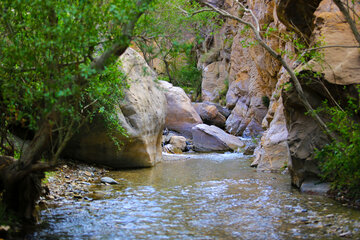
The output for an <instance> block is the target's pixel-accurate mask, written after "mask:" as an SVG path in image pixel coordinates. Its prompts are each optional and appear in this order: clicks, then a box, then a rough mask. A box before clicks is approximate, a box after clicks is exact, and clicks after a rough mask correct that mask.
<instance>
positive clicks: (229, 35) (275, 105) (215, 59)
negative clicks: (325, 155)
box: [198, 0, 360, 187]
mask: <svg viewBox="0 0 360 240" xmlns="http://www.w3.org/2000/svg"><path fill="white" fill-rule="evenodd" d="M242 2H244V4H246V6H248V7H249V8H250V9H253V10H254V14H255V16H256V17H257V18H258V20H259V22H260V25H261V26H263V30H264V31H268V32H269V30H270V33H271V34H268V35H267V36H266V39H265V40H266V42H267V44H268V45H269V46H271V47H272V48H273V49H275V50H281V51H283V52H286V53H291V54H299V52H296V51H295V49H294V47H293V46H294V44H292V42H290V41H289V40H288V39H284V38H283V36H284V34H292V36H294V38H295V39H300V38H301V39H302V40H301V42H303V43H304V44H305V45H307V46H308V47H312V46H313V45H314V44H315V43H318V42H320V41H321V45H322V46H326V45H347V46H354V45H357V43H356V41H355V39H354V37H353V35H352V32H351V31H350V28H349V26H348V24H347V23H346V21H344V18H343V16H342V14H341V13H340V12H339V10H338V9H337V7H336V6H335V4H333V3H332V1H330V0H323V1H321V0H315V1H313V0H312V1H310V0H300V1H299V0H279V1H276V2H275V1H272V0H270V1H260V0H248V1H242ZM213 4H215V5H216V4H217V6H218V7H221V8H222V9H224V10H226V11H228V12H230V13H232V14H234V15H236V16H238V17H242V18H243V19H244V20H247V21H251V18H250V16H249V15H246V14H244V12H243V11H241V9H240V7H239V6H238V4H237V3H236V1H233V0H225V1H215V2H213ZM252 36H253V35H252V33H251V32H250V31H249V30H247V29H246V28H244V26H242V25H240V24H238V23H237V22H236V21H234V20H229V19H226V20H225V23H224V25H223V26H222V28H221V29H220V30H219V31H217V32H215V34H214V35H212V36H209V37H208V38H207V39H206V40H205V42H204V44H203V48H202V50H201V52H200V53H199V59H200V60H199V63H198V66H199V67H201V68H202V69H203V73H204V74H203V82H202V97H203V100H206V101H213V102H220V103H223V104H226V107H227V108H229V109H230V110H232V112H231V115H230V116H229V117H228V118H227V121H226V126H225V128H226V130H227V131H228V132H229V133H231V134H234V135H238V136H261V139H260V143H259V145H258V147H257V148H256V150H255V153H254V154H255V160H254V163H253V166H257V168H258V170H259V171H279V170H281V169H283V167H285V166H288V167H289V170H290V173H291V176H292V183H293V184H294V185H296V186H298V187H300V186H301V184H302V182H303V181H304V180H305V179H307V178H313V177H318V175H319V169H318V163H317V162H316V161H315V160H314V154H313V152H314V149H315V148H317V147H321V146H323V145H324V144H326V143H327V142H328V140H327V138H326V136H325V135H324V134H323V133H322V131H321V129H320V128H319V127H318V126H317V124H316V122H315V121H314V120H313V119H312V118H311V117H310V116H308V115H305V109H304V108H303V107H302V106H301V104H299V102H300V101H299V99H298V98H297V95H296V94H295V92H294V91H292V90H291V88H289V89H288V85H287V83H288V81H289V77H288V75H287V73H286V71H285V70H284V68H282V66H281V65H280V64H279V63H278V62H277V61H276V60H275V59H273V58H272V57H271V56H270V55H269V54H268V53H267V52H266V51H265V50H264V49H263V48H262V47H261V46H259V45H258V44H256V43H254V41H253V38H252ZM294 38H293V39H294ZM319 51H321V53H322V54H323V57H322V59H321V61H315V60H309V62H308V64H305V65H301V64H300V63H299V62H293V61H294V60H292V59H290V57H286V60H287V61H288V63H289V64H290V66H293V67H294V69H295V68H296V70H297V71H298V72H301V71H303V72H305V73H306V71H307V73H313V72H314V71H316V72H320V73H322V74H320V76H321V77H319V78H318V79H306V77H305V78H303V79H301V80H302V84H303V88H304V91H305V94H306V95H307V97H308V98H309V101H310V103H311V104H312V105H313V107H314V108H316V107H318V106H319V105H320V104H321V102H322V101H323V100H325V99H329V98H331V97H333V98H337V99H340V98H341V97H342V96H345V95H346V93H345V92H344V91H345V90H343V88H342V87H341V86H340V87H339V85H351V84H354V83H359V82H360V78H359V77H358V75H359V74H360V67H359V66H360V55H359V50H358V49H356V48H335V47H332V48H324V49H322V50H319ZM300 54H301V53H300ZM310 75H311V74H310ZM309 80H313V81H312V82H311V84H310V85H309V84H308V81H309ZM331 83H332V84H331ZM227 86H228V89H227V91H226V89H225V91H224V88H226V87H227ZM325 87H326V88H325ZM348 89H351V88H348ZM347 91H349V90H347ZM224 92H226V95H225V94H224ZM329 93H330V94H331V95H330V94H329Z"/></svg>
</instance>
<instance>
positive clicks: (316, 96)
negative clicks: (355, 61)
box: [282, 72, 358, 187]
mask: <svg viewBox="0 0 360 240" xmlns="http://www.w3.org/2000/svg"><path fill="white" fill-rule="evenodd" d="M302 73H303V72H300V74H302ZM299 80H300V81H301V85H302V88H303V91H304V93H305V95H306V96H307V98H308V100H309V102H310V105H311V106H312V107H313V108H314V109H316V108H319V107H321V106H322V103H323V102H324V101H325V100H327V101H328V102H331V99H329V98H328V96H329V95H328V92H330V93H331V95H332V96H333V98H334V99H336V100H337V101H338V102H339V103H346V102H347V100H346V96H347V95H350V96H353V97H354V96H356V95H358V93H357V92H356V89H355V87H354V85H348V86H347V89H346V92H345V91H344V88H343V86H341V85H336V84H331V83H329V82H327V81H326V80H324V79H318V80H317V81H311V82H310V83H309V80H308V79H301V78H300V79H299ZM324 86H325V87H326V88H327V91H325V90H324ZM282 98H283V104H284V114H285V119H286V126H287V129H288V138H287V143H288V146H289V151H290V156H291V159H290V162H289V165H288V167H289V171H290V175H291V179H292V184H293V185H295V186H298V187H300V186H301V183H302V182H303V181H304V180H306V179H308V178H314V177H315V178H316V177H318V176H320V170H319V163H318V161H317V160H316V159H315V158H314V151H315V149H322V148H323V146H324V145H325V144H327V143H329V140H328V138H327V136H326V135H325V134H324V133H323V131H322V129H321V128H320V127H318V123H317V122H316V121H315V120H314V118H313V117H311V116H310V115H309V114H305V113H306V110H305V108H304V107H303V105H302V104H301V103H300V100H299V98H298V96H297V94H296V93H295V91H294V90H293V89H292V90H289V91H283V92H282ZM342 107H343V108H344V106H342ZM321 117H322V118H323V119H327V118H329V117H328V116H325V115H322V116H321Z"/></svg>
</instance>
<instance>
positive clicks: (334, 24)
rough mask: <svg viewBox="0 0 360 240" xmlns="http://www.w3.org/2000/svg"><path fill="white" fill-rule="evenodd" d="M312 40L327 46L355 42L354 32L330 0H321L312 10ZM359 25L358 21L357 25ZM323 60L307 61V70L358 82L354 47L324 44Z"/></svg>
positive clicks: (335, 79)
mask: <svg viewBox="0 0 360 240" xmlns="http://www.w3.org/2000/svg"><path fill="white" fill-rule="evenodd" d="M357 6H358V7H357V11H358V12H359V13H360V6H359V5H357ZM314 16H315V17H316V19H315V30H314V32H313V35H312V37H313V38H314V42H319V41H322V42H323V43H325V44H326V45H328V46H339V45H342V46H357V45H358V43H357V42H356V41H355V38H354V35H353V33H352V31H351V30H350V27H349V25H348V23H347V22H346V21H344V20H343V19H344V17H343V16H342V14H341V13H340V11H339V10H338V9H337V7H336V6H335V4H333V3H332V1H331V0H323V1H322V2H321V4H320V5H319V7H318V9H317V10H316V12H315V13H314ZM359 29H360V25H359ZM321 52H322V54H323V55H324V58H323V60H324V61H318V62H316V61H315V60H312V61H310V62H309V65H310V66H311V70H313V71H319V72H322V73H324V74H325V79H326V80H327V81H329V82H331V83H335V84H340V85H348V84H353V83H359V82H360V80H359V77H358V76H359V72H360V70H359V66H360V57H359V56H360V54H359V49H358V48H341V47H338V48H324V49H322V50H321Z"/></svg>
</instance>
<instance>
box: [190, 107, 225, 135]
mask: <svg viewBox="0 0 360 240" xmlns="http://www.w3.org/2000/svg"><path fill="white" fill-rule="evenodd" d="M193 106H194V108H195V110H196V112H197V113H198V114H199V115H200V117H201V119H202V120H203V122H204V123H205V124H208V125H215V126H217V127H219V128H221V129H224V128H225V122H226V117H227V116H224V115H223V114H222V113H221V112H223V113H224V112H225V113H226V109H223V110H222V107H221V106H220V105H216V104H213V103H209V102H202V103H194V104H193ZM219 110H220V111H219Z"/></svg>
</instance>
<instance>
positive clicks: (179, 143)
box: [170, 136, 186, 151]
mask: <svg viewBox="0 0 360 240" xmlns="http://www.w3.org/2000/svg"><path fill="white" fill-rule="evenodd" d="M170 144H171V145H173V146H174V147H175V148H178V149H180V150H181V151H184V150H185V148H186V138H185V137H183V136H172V137H171V138H170Z"/></svg>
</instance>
